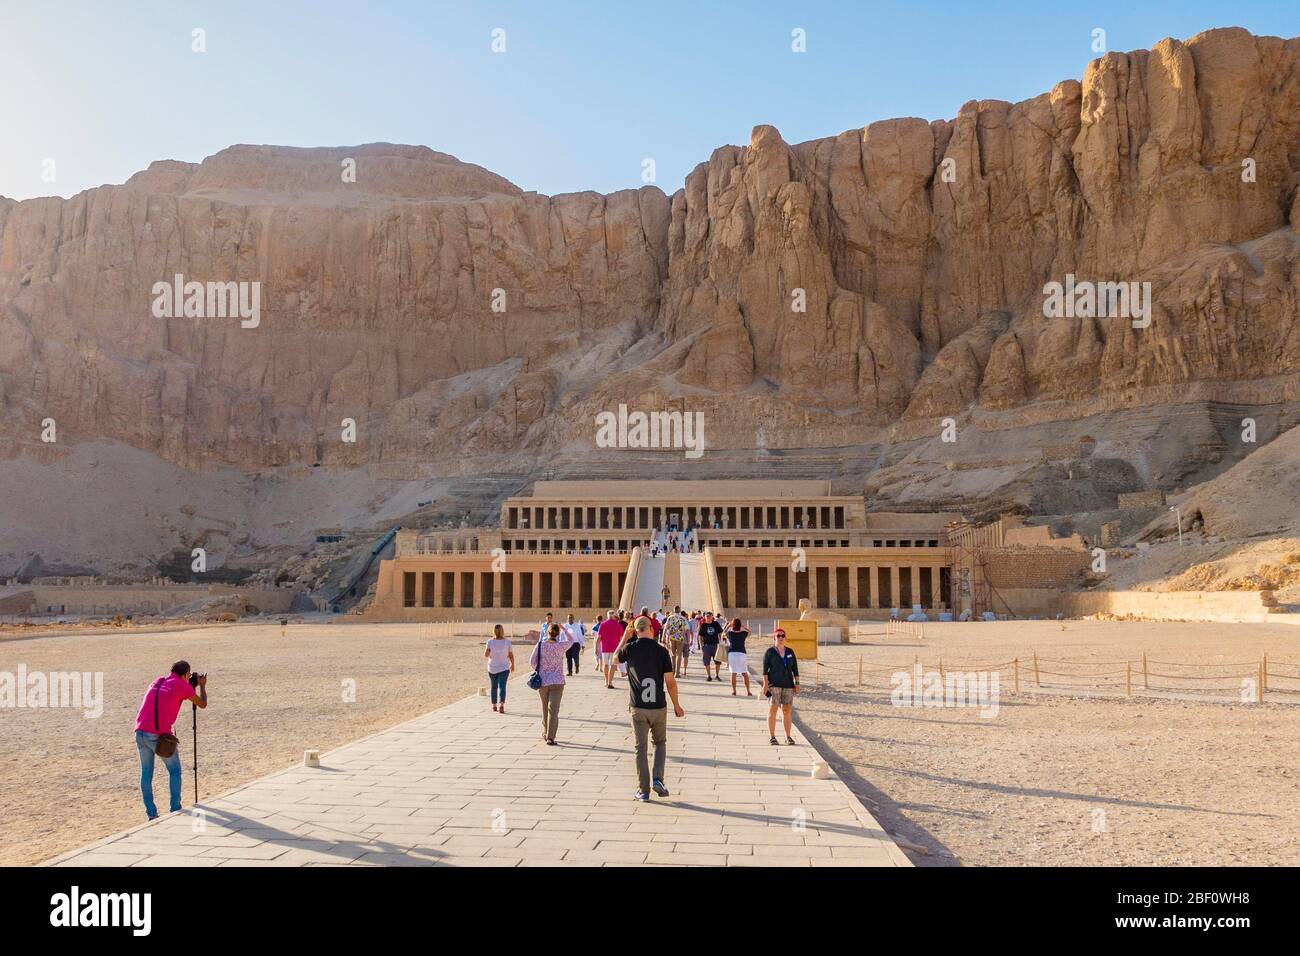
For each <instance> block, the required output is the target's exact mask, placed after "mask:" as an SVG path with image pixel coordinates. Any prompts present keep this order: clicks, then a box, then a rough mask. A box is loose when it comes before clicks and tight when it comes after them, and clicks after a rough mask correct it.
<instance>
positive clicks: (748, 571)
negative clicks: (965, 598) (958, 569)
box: [718, 564, 947, 608]
mask: <svg viewBox="0 0 1300 956" xmlns="http://www.w3.org/2000/svg"><path fill="white" fill-rule="evenodd" d="M922 568H927V569H929V572H930V573H929V578H930V581H929V586H928V587H922V576H921V569H922ZM819 569H824V570H826V572H827V575H826V578H827V592H828V593H826V594H822V593H820V590H821V589H820V587H819V585H818V574H817V572H818V570H819ZM860 569H861V570H864V571H866V572H867V573H866V574H864V575H862V577H863V578H865V581H863V582H859V570H860ZM904 569H906V570H907V572H908V592H909V593H908V595H907V597H908V600H907V604H908V605H909V606H910V605H912V604H920V605H922V606H923V607H927V608H933V607H937V606H939V605H940V604H943V603H946V600H947V598H946V595H945V594H944V592H943V585H942V571H943V566H942V565H931V564H921V565H918V564H909V565H884V564H880V565H864V566H850V567H848V568H847V569H845V568H844V567H843V566H839V567H837V566H834V565H816V566H811V567H809V568H808V569H807V570H806V571H803V572H799V573H797V574H796V573H794V572H792V571H791V570H790V568H789V566H788V565H785V564H782V565H775V566H766V567H764V566H762V565H759V566H753V565H734V566H722V567H720V568H719V574H718V578H719V582H718V583H719V585H720V586H721V587H722V590H723V596H722V600H723V603H724V604H725V605H726V606H728V607H737V606H739V605H738V603H737V602H738V601H739V598H740V591H741V589H740V588H739V587H738V583H739V573H740V572H743V573H744V575H745V588H744V591H745V595H744V596H745V599H746V604H745V606H747V607H772V608H776V607H795V606H797V605H798V601H799V598H800V597H807V598H808V600H809V601H810V602H811V604H812V606H813V607H814V608H885V607H888V608H893V607H900V606H902V599H903V589H902V584H903V575H902V572H903V570H904ZM841 570H846V572H847V573H846V577H847V578H848V587H847V591H846V593H841V592H842V591H845V590H846V589H843V588H841V587H840V586H839V577H840V576H839V571H841ZM724 571H725V575H724V573H723V572H724ZM760 575H761V576H762V577H763V586H762V587H759V579H760ZM724 578H725V580H724ZM782 578H783V581H784V584H785V592H786V593H785V601H784V602H781V603H778V597H779V596H780V591H781V587H780V586H779V585H778V580H781V579H782ZM882 578H883V580H882ZM864 583H865V584H866V592H867V593H866V594H863V593H862V584H864ZM760 592H763V597H764V601H763V603H761V604H758V603H755V602H756V601H757V600H758V598H759V595H760ZM922 592H924V593H922Z"/></svg>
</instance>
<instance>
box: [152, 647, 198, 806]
mask: <svg viewBox="0 0 1300 956" xmlns="http://www.w3.org/2000/svg"><path fill="white" fill-rule="evenodd" d="M190 676H191V675H190V665H189V663H188V662H187V661H177V662H176V663H175V664H173V665H172V669H171V673H169V674H165V675H163V676H162V677H159V678H157V679H156V680H155V681H154V682H153V683H152V684H150V685H149V689H148V690H146V691H145V693H144V699H143V700H142V701H140V712H139V713H138V714H136V717H135V749H136V751H137V752H138V753H139V755H140V796H141V797H143V798H144V812H145V815H146V816H147V817H148V818H149V819H150V820H157V819H158V807H157V806H156V805H155V804H154V802H153V765H154V757H161V758H162V762H163V766H164V767H166V768H167V789H168V796H169V797H170V798H171V803H170V807H171V812H172V813H176V812H177V811H179V810H180V808H181V754H180V747H179V746H178V745H179V743H180V741H178V740H177V739H176V735H175V734H174V733H173V732H172V731H173V728H174V725H175V724H176V717H177V715H178V714H180V712H181V706H182V705H183V704H184V703H185V702H186V701H187V700H189V701H193V702H194V705H195V706H196V707H204V708H206V707H207V706H208V677H207V675H206V674H199V675H198V677H197V679H196V680H195V681H194V684H190Z"/></svg>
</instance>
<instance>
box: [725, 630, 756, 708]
mask: <svg viewBox="0 0 1300 956" xmlns="http://www.w3.org/2000/svg"><path fill="white" fill-rule="evenodd" d="M748 637H749V629H748V628H747V627H745V626H744V625H743V624H741V623H740V618H736V619H735V620H734V621H732V622H731V627H730V628H728V629H727V670H729V671H731V696H732V697H735V696H736V675H738V674H739V675H740V676H742V677H744V678H745V696H746V697H753V696H754V694H753V693H752V692H751V691H750V689H749V661H748V659H747V658H746V657H745V640H746V639H747V638H748Z"/></svg>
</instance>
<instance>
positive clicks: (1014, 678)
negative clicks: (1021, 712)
mask: <svg viewBox="0 0 1300 956" xmlns="http://www.w3.org/2000/svg"><path fill="white" fill-rule="evenodd" d="M1011 664H1012V671H1011V686H1012V692H1013V693H1016V694H1019V693H1020V658H1018V657H1017V658H1016V659H1015V660H1013V661H1012V662H1011Z"/></svg>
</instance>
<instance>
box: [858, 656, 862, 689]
mask: <svg viewBox="0 0 1300 956" xmlns="http://www.w3.org/2000/svg"><path fill="white" fill-rule="evenodd" d="M858 686H859V687H861V686H862V655H861V654H859V655H858Z"/></svg>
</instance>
